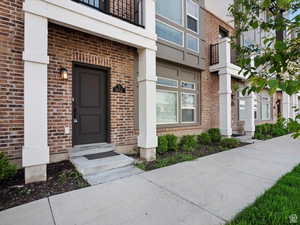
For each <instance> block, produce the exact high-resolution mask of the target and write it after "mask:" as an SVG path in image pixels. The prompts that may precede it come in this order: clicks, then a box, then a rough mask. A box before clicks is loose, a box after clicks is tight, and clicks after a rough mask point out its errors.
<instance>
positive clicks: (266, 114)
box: [261, 97, 271, 120]
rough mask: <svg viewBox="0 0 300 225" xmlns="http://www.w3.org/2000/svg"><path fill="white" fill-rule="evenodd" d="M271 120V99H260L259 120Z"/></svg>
mask: <svg viewBox="0 0 300 225" xmlns="http://www.w3.org/2000/svg"><path fill="white" fill-rule="evenodd" d="M270 119H271V99H270V97H262V98H261V120H270Z"/></svg>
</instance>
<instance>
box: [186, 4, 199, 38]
mask: <svg viewBox="0 0 300 225" xmlns="http://www.w3.org/2000/svg"><path fill="white" fill-rule="evenodd" d="M186 17H187V18H186V26H187V28H188V29H189V30H191V31H193V32H196V33H198V32H199V31H198V29H199V28H198V27H199V5H198V4H197V3H195V2H194V1H193V0H186Z"/></svg>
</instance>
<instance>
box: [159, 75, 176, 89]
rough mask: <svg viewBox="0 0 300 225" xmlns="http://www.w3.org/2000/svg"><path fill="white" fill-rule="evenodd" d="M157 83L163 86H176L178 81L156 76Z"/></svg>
mask: <svg viewBox="0 0 300 225" xmlns="http://www.w3.org/2000/svg"><path fill="white" fill-rule="evenodd" d="M157 85H159V86H163V87H173V88H177V87H178V81H177V80H174V79H170V78H165V77H157Z"/></svg>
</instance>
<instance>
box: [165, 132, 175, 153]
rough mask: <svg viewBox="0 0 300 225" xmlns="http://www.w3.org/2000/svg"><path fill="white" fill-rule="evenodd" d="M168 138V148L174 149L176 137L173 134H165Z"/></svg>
mask: <svg viewBox="0 0 300 225" xmlns="http://www.w3.org/2000/svg"><path fill="white" fill-rule="evenodd" d="M166 137H167V140H168V150H169V151H176V150H177V137H176V136H175V135H173V134H168V135H166Z"/></svg>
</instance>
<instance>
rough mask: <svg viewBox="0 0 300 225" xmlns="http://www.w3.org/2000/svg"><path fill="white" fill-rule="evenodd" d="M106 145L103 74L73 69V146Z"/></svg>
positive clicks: (101, 72) (105, 82) (105, 106)
mask: <svg viewBox="0 0 300 225" xmlns="http://www.w3.org/2000/svg"><path fill="white" fill-rule="evenodd" d="M101 142H107V72H106V71H105V70H101V69H97V68H93V67H85V66H79V65H75V66H74V67H73V145H80V144H91V143H101Z"/></svg>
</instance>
